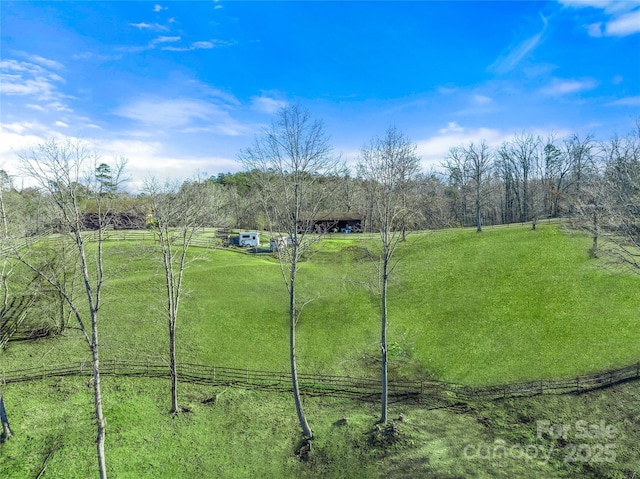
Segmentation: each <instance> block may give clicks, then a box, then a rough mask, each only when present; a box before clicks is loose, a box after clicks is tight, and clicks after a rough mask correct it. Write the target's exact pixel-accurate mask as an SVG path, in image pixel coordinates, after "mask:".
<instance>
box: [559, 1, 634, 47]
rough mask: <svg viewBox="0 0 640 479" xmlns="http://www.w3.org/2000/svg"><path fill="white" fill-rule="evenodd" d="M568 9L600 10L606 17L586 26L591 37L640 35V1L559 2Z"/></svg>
mask: <svg viewBox="0 0 640 479" xmlns="http://www.w3.org/2000/svg"><path fill="white" fill-rule="evenodd" d="M559 2H560V4H562V5H564V6H565V7H569V8H576V9H577V8H591V9H596V10H601V11H602V13H603V14H604V15H605V16H606V17H607V18H606V19H603V21H600V22H595V23H591V24H589V25H587V26H586V28H587V32H588V33H589V35H590V36H592V37H596V38H597V37H602V36H610V37H624V36H627V35H633V34H634V33H640V0H559Z"/></svg>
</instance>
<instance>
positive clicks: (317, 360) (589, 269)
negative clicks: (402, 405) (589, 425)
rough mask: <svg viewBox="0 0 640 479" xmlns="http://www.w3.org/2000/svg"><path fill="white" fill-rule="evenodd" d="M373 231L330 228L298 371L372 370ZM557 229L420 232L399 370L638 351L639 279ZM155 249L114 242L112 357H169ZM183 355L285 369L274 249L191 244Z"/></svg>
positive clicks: (67, 337)
mask: <svg viewBox="0 0 640 479" xmlns="http://www.w3.org/2000/svg"><path fill="white" fill-rule="evenodd" d="M366 246H367V240H363V239H361V238H360V237H358V236H357V235H342V236H339V237H337V238H329V239H327V240H326V241H325V243H324V245H323V247H322V248H321V249H320V251H319V252H317V253H316V254H315V255H314V256H313V257H312V258H310V259H309V260H308V261H306V262H305V263H304V264H303V265H302V267H301V269H300V273H299V289H298V292H299V303H300V304H302V303H303V302H307V301H308V304H307V305H306V306H305V308H304V311H303V314H302V319H301V322H300V324H299V325H298V358H299V365H300V371H301V372H314V373H315V372H320V373H329V374H351V375H373V374H376V373H377V362H376V361H377V356H378V351H379V346H378V341H379V334H380V333H379V309H378V303H377V299H376V297H375V296H374V295H372V294H371V292H370V291H369V289H368V288H367V287H366V283H374V282H375V271H374V268H373V265H372V263H371V261H370V260H369V259H368V257H367V254H366V250H365V247H366ZM588 246H589V240H588V238H585V237H583V236H579V235H572V234H568V233H566V232H563V231H562V230H560V229H559V228H558V227H557V226H556V225H543V226H539V227H538V229H537V230H536V231H532V230H531V229H530V228H528V227H509V228H495V229H486V230H485V231H484V232H483V233H481V234H477V233H475V232H474V231H473V230H472V229H461V230H450V231H439V232H433V233H425V234H415V235H412V236H409V238H408V241H407V242H406V243H403V244H402V245H401V246H400V249H399V251H398V255H397V257H398V259H399V264H398V266H397V268H396V270H395V271H394V273H393V276H392V279H391V284H390V289H389V341H390V343H391V359H392V364H391V368H392V375H395V376H405V377H416V376H423V377H424V376H431V377H436V378H439V379H443V380H448V381H456V382H463V383H468V384H491V383H501V382H507V381H513V380H526V379H538V378H554V377H555V378H558V377H565V376H572V375H577V374H584V373H588V372H594V371H598V370H602V369H607V368H611V367H615V366H621V365H624V364H627V363H631V362H634V361H637V360H638V359H639V358H640V315H639V314H638V313H639V312H640V276H637V275H635V276H634V275H631V274H624V273H621V272H615V271H611V270H608V269H605V268H603V267H602V265H601V263H599V262H598V261H597V260H593V259H591V258H590V257H589V256H588V254H587V249H588ZM151 248H152V244H151V243H144V242H131V243H129V242H118V243H107V245H106V250H107V252H108V254H109V262H108V263H109V264H107V271H108V272H109V271H111V272H113V273H112V278H111V279H110V280H109V282H108V283H107V285H106V287H105V292H104V300H105V304H104V307H103V309H102V310H101V313H100V314H101V320H100V333H101V344H102V355H103V357H105V358H118V359H119V358H123V359H129V358H130V359H145V358H154V359H158V358H166V357H167V350H168V346H167V345H168V339H167V333H166V320H165V317H164V312H163V311H164V298H163V294H164V289H163V288H164V286H163V275H162V272H161V270H160V268H159V263H158V262H157V261H154V260H153V255H154V254H153V253H152V251H151ZM192 256H193V262H192V263H191V264H190V265H189V268H188V270H187V272H186V274H185V280H184V281H185V295H184V298H183V301H182V303H181V308H180V312H179V315H180V317H179V320H178V359H179V360H181V361H185V362H194V363H203V364H211V365H214V364H215V365H219V366H234V367H241V368H251V369H267V370H285V371H286V370H287V369H288V324H287V321H288V314H287V307H288V306H287V305H288V302H287V293H286V289H285V287H284V284H283V280H282V276H281V272H280V267H279V265H278V263H277V261H276V260H274V259H273V258H271V257H269V256H251V255H246V254H239V253H234V252H230V251H225V250H207V249H201V248H193V249H192ZM85 358H88V352H87V348H86V345H85V344H83V343H82V341H81V340H80V335H79V333H78V331H77V330H73V329H69V330H67V331H66V332H65V333H64V335H63V336H62V337H60V338H57V339H53V340H45V341H40V342H37V343H31V344H18V343H11V344H10V345H9V347H8V348H7V350H6V351H4V353H3V356H2V365H1V366H0V369H2V368H6V369H11V368H12V367H18V366H28V365H40V364H43V363H49V364H50V363H58V362H67V361H71V360H79V359H85Z"/></svg>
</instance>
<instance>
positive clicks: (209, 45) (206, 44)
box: [191, 42, 213, 49]
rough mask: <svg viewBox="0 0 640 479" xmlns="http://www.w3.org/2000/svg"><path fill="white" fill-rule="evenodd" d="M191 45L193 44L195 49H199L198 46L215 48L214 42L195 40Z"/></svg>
mask: <svg viewBox="0 0 640 479" xmlns="http://www.w3.org/2000/svg"><path fill="white" fill-rule="evenodd" d="M191 46H192V47H193V48H194V49H198V48H206V49H209V48H213V42H193V43H192V44H191Z"/></svg>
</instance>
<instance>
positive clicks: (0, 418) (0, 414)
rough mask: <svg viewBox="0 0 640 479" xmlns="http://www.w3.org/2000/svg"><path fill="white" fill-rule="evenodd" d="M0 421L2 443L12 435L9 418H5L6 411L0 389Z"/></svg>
mask: <svg viewBox="0 0 640 479" xmlns="http://www.w3.org/2000/svg"><path fill="white" fill-rule="evenodd" d="M0 423H2V434H0V444H2V443H3V442H5V441H6V440H8V439H9V438H10V437H11V436H12V434H11V428H10V427H9V419H7V411H6V410H5V408H4V398H3V396H2V391H0Z"/></svg>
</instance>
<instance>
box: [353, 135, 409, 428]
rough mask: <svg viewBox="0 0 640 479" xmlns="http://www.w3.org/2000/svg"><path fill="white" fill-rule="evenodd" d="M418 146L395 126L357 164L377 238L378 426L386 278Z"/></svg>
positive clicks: (383, 417)
mask: <svg viewBox="0 0 640 479" xmlns="http://www.w3.org/2000/svg"><path fill="white" fill-rule="evenodd" d="M416 150H417V147H416V145H415V144H414V143H412V142H411V141H410V140H409V139H408V138H407V137H406V136H405V135H404V134H403V133H402V132H400V131H398V130H397V129H396V128H395V127H390V128H389V129H387V131H386V132H385V134H384V135H383V136H382V137H376V138H374V139H373V140H371V142H370V144H369V145H367V146H365V147H363V148H362V149H361V152H360V159H359V161H358V166H357V170H358V176H359V177H360V178H361V179H363V180H364V181H365V183H366V184H367V187H368V188H369V194H370V195H371V198H372V202H373V213H374V223H375V224H376V225H377V230H378V232H379V235H380V243H379V246H380V248H379V251H378V254H377V255H373V257H375V258H376V262H375V265H376V271H377V279H378V281H377V284H378V288H377V290H378V292H379V295H380V313H381V321H380V325H381V332H380V353H381V359H382V369H381V378H382V410H381V413H380V420H379V423H380V424H384V423H385V422H387V407H388V402H389V395H388V377H387V364H388V353H389V350H388V344H387V324H388V319H387V290H388V283H389V276H390V275H391V273H392V272H393V270H394V269H395V267H396V265H397V262H396V261H395V260H394V255H395V252H396V249H397V247H398V244H399V242H400V241H401V240H402V239H403V235H404V227H405V225H407V224H410V222H411V220H412V217H413V215H414V214H415V210H414V209H413V208H408V207H407V203H406V201H405V197H404V187H405V185H406V183H407V182H408V181H410V180H411V181H412V180H414V179H415V177H416V176H417V174H418V172H419V169H420V157H419V156H418V155H417V154H416Z"/></svg>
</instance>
